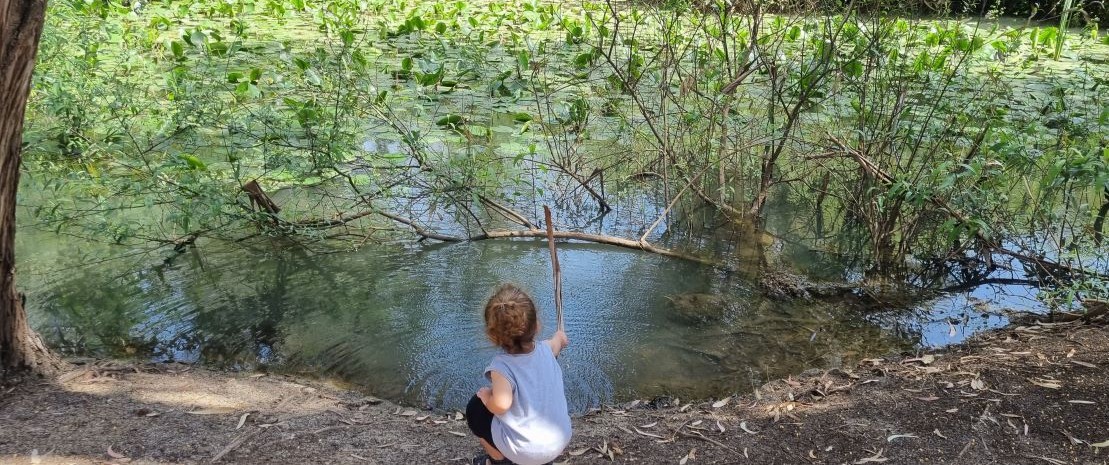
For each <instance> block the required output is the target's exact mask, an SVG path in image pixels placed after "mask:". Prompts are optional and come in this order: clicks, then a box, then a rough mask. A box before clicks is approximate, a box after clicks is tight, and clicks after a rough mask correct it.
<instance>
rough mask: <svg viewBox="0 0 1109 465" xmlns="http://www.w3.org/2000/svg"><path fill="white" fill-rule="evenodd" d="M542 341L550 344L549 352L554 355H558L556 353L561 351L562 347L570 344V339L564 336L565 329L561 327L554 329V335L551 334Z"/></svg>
mask: <svg viewBox="0 0 1109 465" xmlns="http://www.w3.org/2000/svg"><path fill="white" fill-rule="evenodd" d="M543 342H546V343H547V345H549V346H551V352H554V356H555V357H558V354H559V353H561V352H562V349H565V348H566V347H567V346H569V345H570V339H569V338H567V337H566V331H563V330H561V329H560V330H558V331H555V333H554V335H553V336H551V338H550V339H547V340H546V341H543Z"/></svg>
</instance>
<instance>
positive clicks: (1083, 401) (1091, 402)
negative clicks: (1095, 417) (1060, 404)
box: [1067, 400, 1097, 405]
mask: <svg viewBox="0 0 1109 465" xmlns="http://www.w3.org/2000/svg"><path fill="white" fill-rule="evenodd" d="M1067 402H1070V403H1072V404H1085V405H1094V404H1096V403H1097V402H1094V401H1090V400H1068V401H1067Z"/></svg>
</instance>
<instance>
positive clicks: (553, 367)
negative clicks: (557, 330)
mask: <svg viewBox="0 0 1109 465" xmlns="http://www.w3.org/2000/svg"><path fill="white" fill-rule="evenodd" d="M491 371H496V372H497V373H500V374H501V376H504V377H505V379H507V380H508V382H509V383H510V384H511V385H512V391H513V392H512V406H511V407H509V408H508V411H507V412H505V413H504V414H501V415H496V416H495V417H494V418H493V425H492V426H493V443H494V445H495V446H497V450H499V451H501V453H502V454H504V456H505V457H507V458H508V459H509V460H511V461H512V462H513V463H517V464H519V465H543V464H545V463H548V462H552V461H554V459H556V458H558V456H559V455H560V454H562V451H563V450H564V449H566V446H568V445H569V444H570V434H571V432H570V412H569V409H568V408H567V406H566V390H565V387H564V386H563V384H562V367H560V366H559V365H558V360H556V359H555V356H554V353H553V352H551V346H550V345H548V344H547V342H545V341H536V343H535V348H534V349H532V351H531V353H527V354H518V355H512V354H507V353H502V354H499V355H497V356H496V357H493V361H492V362H490V363H489V366H488V367H486V368H485V376H486V378H488V377H489V372H491Z"/></svg>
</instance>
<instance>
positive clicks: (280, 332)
mask: <svg viewBox="0 0 1109 465" xmlns="http://www.w3.org/2000/svg"><path fill="white" fill-rule="evenodd" d="M52 241H57V242H52ZM20 247H21V250H23V251H26V252H27V253H25V254H24V255H22V257H23V259H22V260H21V268H20V271H21V274H20V276H21V280H22V281H21V285H22V287H23V288H24V289H25V290H26V291H27V292H28V294H29V296H30V300H29V303H30V306H29V309H30V312H31V314H32V318H33V320H34V322H35V325H36V327H37V328H39V329H40V330H41V331H43V332H44V334H46V336H47V337H48V339H49V340H50V343H51V344H53V346H54V347H59V348H63V349H64V350H66V351H69V352H72V353H93V354H101V355H115V356H120V355H136V356H140V357H145V356H149V357H152V358H154V359H158V360H180V361H187V362H198V361H199V362H204V363H210V364H214V365H219V366H224V367H230V368H249V367H259V366H261V367H267V368H269V369H275V370H285V371H292V372H297V373H302V374H303V373H309V374H312V373H320V374H327V375H337V376H340V377H342V378H344V379H346V380H348V381H350V382H352V383H353V384H355V385H357V386H361V387H363V388H364V389H365V390H367V391H369V392H372V393H374V394H375V395H378V396H383V397H388V398H393V399H403V400H407V401H409V402H416V403H426V404H429V405H433V406H440V407H445V408H458V407H461V406H462V405H463V404H464V402H465V401H466V400H467V399H468V397H469V396H470V395H471V394H472V393H473V392H474V391H475V390H476V389H477V388H478V387H479V386H480V385H481V384H482V378H481V373H482V371H483V368H484V367H485V364H486V363H488V361H489V360H490V358H491V357H492V356H493V354H494V349H493V348H492V347H490V344H489V343H488V342H487V341H486V340H485V338H484V336H483V335H482V333H481V328H482V326H481V321H480V313H479V309H480V308H481V306H482V304H483V303H484V301H485V299H486V298H487V297H488V295H489V292H491V290H492V289H493V287H494V286H496V285H497V284H499V283H502V282H506V281H511V282H515V283H518V284H520V285H521V286H523V287H524V288H526V289H529V290H530V291H531V292H532V294H533V296H534V298H535V299H536V301H537V303H538V304H539V306H540V309H541V314H542V315H541V318H542V324H543V325H544V331H543V334H544V335H547V334H550V331H551V328H552V327H553V325H554V315H553V309H552V307H551V305H550V304H549V303H550V302H552V295H551V294H552V292H551V289H550V284H549V283H550V270H549V263H548V260H549V255H548V252H547V250H546V249H545V247H544V246H543V243H542V242H535V241H486V242H476V243H466V244H454V245H447V246H437V247H427V248H409V247H404V246H400V245H387V244H386V245H374V246H367V247H365V248H363V249H361V250H359V251H356V252H342V253H332V254H307V253H304V252H301V251H298V249H295V248H289V247H274V248H273V249H271V250H268V251H248V250H246V249H243V248H242V247H238V246H222V245H221V244H220V243H218V242H207V243H202V244H200V246H199V247H198V248H196V249H191V250H190V251H188V252H187V253H186V254H183V255H181V256H178V257H177V258H176V259H174V260H172V261H170V262H169V263H164V262H163V261H162V257H147V260H146V261H141V262H136V261H133V260H132V261H128V260H117V261H111V262H105V263H101V264H98V265H95V266H75V263H78V262H82V260H83V259H82V258H65V257H66V256H67V253H66V252H65V251H66V250H68V249H70V248H72V247H74V246H73V245H72V244H71V243H68V242H65V241H61V240H59V239H57V238H56V237H53V236H51V235H49V234H45V233H34V232H30V233H24V234H23V235H22V239H21V244H20ZM81 247H83V248H85V250H84V254H82V256H88V255H93V256H95V255H97V254H100V255H101V256H103V255H106V254H108V253H109V252H108V251H106V250H101V251H95V250H91V249H90V247H94V246H89V245H82V246H81ZM113 250H114V249H113ZM114 253H117V254H118V253H119V252H118V250H114ZM561 262H562V266H563V270H564V271H563V273H564V286H565V291H564V293H565V298H566V309H565V312H566V325H567V330H568V333H569V334H570V337H571V339H572V346H571V348H570V349H569V350H568V351H567V352H566V353H565V356H564V359H563V361H562V363H563V365H564V373H565V375H566V386H567V389H568V391H569V399H570V403H571V405H572V407H573V408H574V409H576V410H582V409H585V408H587V407H589V406H595V405H597V404H599V403H602V402H608V401H612V400H614V399H618V398H627V397H630V396H633V395H634V396H640V397H650V396H654V395H662V394H669V395H679V396H698V397H703V396H715V395H720V394H722V393H727V392H732V391H735V390H742V389H745V388H748V387H750V386H755V385H758V384H759V383H761V382H764V381H766V380H767V379H771V378H775V377H779V376H784V375H786V374H789V373H793V372H797V371H801V370H803V369H806V368H812V367H834V366H839V365H840V364H843V363H847V362H850V361H853V360H857V359H859V358H862V357H867V356H875V355H882V354H885V353H888V352H890V351H898V350H909V349H911V348H912V347H914V346H916V345H918V344H920V343H921V342H924V343H926V344H934V343H935V340H933V339H928V338H926V339H925V340H923V341H922V340H921V338H920V334H921V333H922V332H921V331H919V330H916V331H914V330H912V328H909V329H910V330H908V331H905V330H903V329H905V328H906V326H904V325H902V326H898V325H897V324H890V323H889V321H884V320H882V319H875V318H872V317H868V316H866V315H862V314H857V313H854V312H852V311H849V310H846V309H845V308H843V307H842V306H838V305H834V304H833V303H830V302H823V303H822V302H815V303H805V302H800V301H794V302H778V301H771V300H766V299H765V298H762V297H760V296H761V294H760V293H759V292H757V291H756V290H755V289H754V287H753V285H752V284H751V283H750V282H749V281H748V280H747V279H748V278H745V277H741V276H739V275H738V274H734V273H728V272H723V271H720V270H718V269H713V268H708V267H703V266H700V265H694V264H691V263H687V262H682V261H678V260H670V259H665V258H662V257H658V256H654V255H650V254H644V253H639V252H635V251H627V250H620V249H614V248H610V247H604V246H597V245H588V244H565V245H564V246H563V247H562V248H561ZM63 269H64V270H66V271H64V272H59V271H58V270H63ZM690 302H692V303H693V304H692V305H691V304H690ZM913 321H924V320H913ZM987 324H992V322H987ZM944 329H945V330H946V329H947V326H944ZM924 333H925V334H928V332H927V331H924Z"/></svg>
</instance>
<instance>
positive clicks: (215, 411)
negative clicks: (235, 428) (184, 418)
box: [185, 407, 237, 415]
mask: <svg viewBox="0 0 1109 465" xmlns="http://www.w3.org/2000/svg"><path fill="white" fill-rule="evenodd" d="M235 410H237V409H236V408H233V407H212V408H202V409H200V410H193V411H191V412H185V413H189V414H192V415H224V414H228V413H235Z"/></svg>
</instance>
